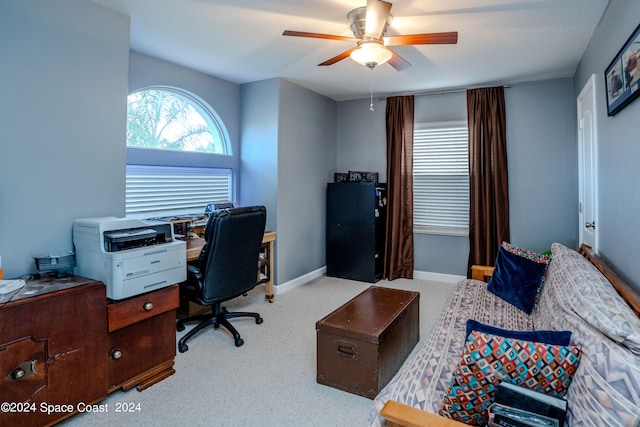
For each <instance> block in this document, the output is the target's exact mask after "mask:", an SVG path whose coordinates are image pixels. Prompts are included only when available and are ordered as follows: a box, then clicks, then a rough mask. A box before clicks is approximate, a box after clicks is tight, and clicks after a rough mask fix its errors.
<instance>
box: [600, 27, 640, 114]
mask: <svg viewBox="0 0 640 427" xmlns="http://www.w3.org/2000/svg"><path fill="white" fill-rule="evenodd" d="M604 79H605V82H604V83H605V88H606V92H607V115H609V116H613V115H615V114H617V113H618V112H619V111H620V110H622V109H623V108H624V107H626V106H627V105H629V103H630V102H631V101H633V100H634V99H636V98H637V97H638V95H640V24H639V25H638V26H637V27H636V29H635V30H634V31H633V33H632V34H631V36H630V37H629V38H628V39H627V41H626V42H625V43H624V45H623V46H622V48H621V49H620V51H619V52H618V53H617V54H616V56H615V57H614V58H613V60H612V61H611V63H610V64H609V66H608V67H607V69H606V70H605V72H604Z"/></svg>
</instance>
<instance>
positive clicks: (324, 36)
mask: <svg viewBox="0 0 640 427" xmlns="http://www.w3.org/2000/svg"><path fill="white" fill-rule="evenodd" d="M282 35H283V36H293V37H308V38H312V39H327V40H341V41H347V42H356V41H358V39H356V38H354V37H344V36H335V35H333V34H319V33H307V32H305V31H289V30H286V31H285V32H283V33H282Z"/></svg>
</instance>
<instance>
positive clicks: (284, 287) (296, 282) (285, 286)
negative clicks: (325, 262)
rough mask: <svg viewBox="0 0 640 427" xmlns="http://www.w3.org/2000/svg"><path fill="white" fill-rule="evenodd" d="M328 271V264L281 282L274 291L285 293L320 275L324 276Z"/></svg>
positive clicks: (277, 293)
mask: <svg viewBox="0 0 640 427" xmlns="http://www.w3.org/2000/svg"><path fill="white" fill-rule="evenodd" d="M326 272H327V267H326V266H325V267H321V268H319V269H317V270H314V271H311V272H309V273H307V274H304V275H302V276H300V277H297V278H295V279H293V280H289V281H288V282H285V283H281V284H279V285H278V286H274V289H275V291H274V292H275V293H276V295H279V294H282V293H285V292H287V291H290V290H291V289H293V288H296V287H298V286H300V285H304V284H305V283H307V282H310V281H312V280H313V279H317V278H318V277H321V276H323V275H324V274H325V273H326Z"/></svg>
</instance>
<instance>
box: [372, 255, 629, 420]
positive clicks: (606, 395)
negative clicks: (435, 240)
mask: <svg viewBox="0 0 640 427" xmlns="http://www.w3.org/2000/svg"><path fill="white" fill-rule="evenodd" d="M634 297H637V295H634ZM467 319H475V320H477V321H479V322H481V323H484V324H488V325H493V326H496V327H500V328H503V329H510V330H522V331H526V330H557V331H560V330H569V331H572V337H571V344H572V345H575V346H580V347H581V349H582V357H581V360H580V364H579V366H578V369H577V371H576V373H575V375H574V377H573V380H572V382H571V385H570V386H569V390H568V393H567V394H566V396H565V399H567V401H568V412H567V419H566V423H565V425H569V426H594V427H600V426H636V427H638V426H640V319H639V318H638V317H637V315H636V314H635V313H634V311H633V310H632V309H631V308H630V306H629V305H627V304H626V303H625V301H624V300H623V299H622V298H621V297H620V295H619V294H618V292H616V290H615V289H614V288H613V287H612V285H611V283H610V282H609V281H608V280H607V279H606V278H605V276H604V275H603V274H602V273H601V272H600V271H599V270H598V269H597V268H596V267H594V265H593V264H592V263H590V262H589V261H587V259H586V258H585V257H584V256H582V255H580V254H579V253H578V252H576V251H574V250H571V249H569V248H567V247H565V246H563V245H561V244H559V243H554V244H553V245H552V257H551V262H550V264H549V267H548V271H547V274H546V283H545V285H544V287H543V288H542V292H541V294H540V298H539V303H538V306H537V308H536V309H535V310H533V312H532V313H531V315H527V314H526V313H525V312H524V311H521V310H519V309H518V308H516V307H514V306H512V305H511V304H509V303H507V302H506V301H504V300H502V299H500V298H499V297H497V296H496V295H494V294H493V293H491V292H489V291H487V283H484V282H482V281H479V280H473V279H467V280H462V281H461V282H459V283H458V285H457V287H456V288H455V290H454V291H453V292H452V293H451V294H450V296H449V299H448V302H447V305H446V307H445V309H444V310H443V312H442V314H441V316H440V319H439V321H438V323H437V326H436V327H435V328H434V330H432V331H431V334H430V336H429V337H428V338H427V340H426V341H425V343H424V345H423V346H422V347H421V348H420V349H419V350H418V351H417V352H416V353H414V356H412V357H411V358H410V359H409V360H407V361H406V362H405V363H404V365H403V366H402V368H401V369H400V371H399V372H398V373H397V374H396V376H395V377H394V378H393V379H392V380H391V381H390V382H389V384H387V386H386V387H384V388H383V389H382V390H381V391H380V393H379V394H378V396H377V397H376V398H375V399H374V402H373V407H372V411H371V414H370V417H369V424H370V425H372V426H382V425H387V421H386V419H385V418H384V417H382V416H381V415H380V412H381V410H382V409H383V406H384V405H385V403H387V401H395V402H400V403H402V404H405V405H408V406H409V407H413V408H419V409H420V410H422V411H427V412H431V413H435V414H437V413H438V412H439V410H440V406H441V402H442V399H443V396H444V394H445V392H446V390H447V388H448V386H449V383H450V380H451V377H452V373H453V370H454V369H455V368H456V366H457V365H458V363H459V361H460V358H461V354H462V351H463V349H464V345H465V344H464V342H465V335H466V334H465V330H466V321H467ZM394 405H395V404H394ZM411 411H413V412H421V411H416V410H415V409H411V408H408V412H411ZM394 421H395V420H394ZM394 425H404V424H403V423H402V422H399V423H398V424H394ZM406 425H411V423H410V422H409V423H407V424H406Z"/></svg>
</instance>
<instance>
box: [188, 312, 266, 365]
mask: <svg viewBox="0 0 640 427" xmlns="http://www.w3.org/2000/svg"><path fill="white" fill-rule="evenodd" d="M236 317H253V318H254V319H256V324H258V325H259V324H261V323H262V322H263V319H262V317H260V314H258V313H250V312H244V311H242V312H235V311H234V312H229V311H227V309H226V308H225V307H221V306H220V303H216V304H214V305H213V306H212V307H211V313H209V314H200V315H198V316H193V317H189V318H186V319H180V320H178V322H177V323H176V329H177V330H178V332H182V331H184V324H185V323H188V322H195V321H200V323H198V324H197V325H196V326H195V327H194V328H193V329H192V330H190V331H189V332H187V333H186V334H185V336H183V337H182V338H180V341H178V351H179V352H180V353H184V352H185V351H187V350H189V347H188V346H187V344H186V342H187V340H189V339H190V338H191V337H192V336H194V335H195V334H197V333H198V332H200V331H201V330H202V329H204V328H206V327H207V326H209V325H213V327H214V328H215V329H218V328H220V326H224V327H225V328H226V329H227V330H228V331H229V332H231V335H233V339H234V341H235V344H236V347H240V346H241V345H242V344H244V340H243V339H242V338H240V333H239V332H238V331H237V330H236V328H234V327H233V325H232V324H231V322H229V320H228V319H233V318H236Z"/></svg>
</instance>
